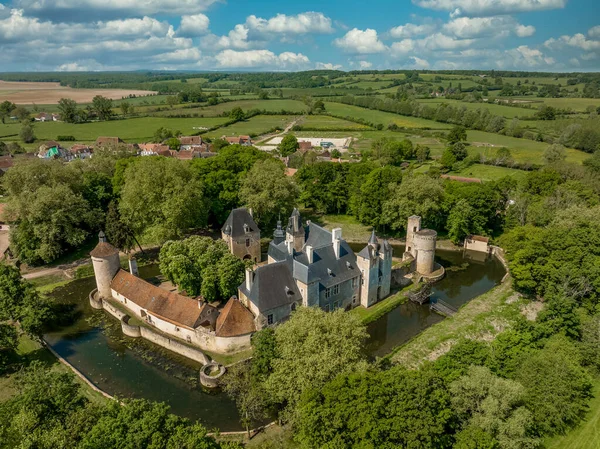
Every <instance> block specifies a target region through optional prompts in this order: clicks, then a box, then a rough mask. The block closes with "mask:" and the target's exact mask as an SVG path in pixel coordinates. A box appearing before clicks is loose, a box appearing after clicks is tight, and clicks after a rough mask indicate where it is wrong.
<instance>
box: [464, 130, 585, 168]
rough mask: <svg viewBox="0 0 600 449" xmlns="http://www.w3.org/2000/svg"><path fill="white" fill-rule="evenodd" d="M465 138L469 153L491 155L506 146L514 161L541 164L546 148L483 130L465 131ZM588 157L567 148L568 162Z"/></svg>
mask: <svg viewBox="0 0 600 449" xmlns="http://www.w3.org/2000/svg"><path fill="white" fill-rule="evenodd" d="M467 138H468V141H469V142H470V143H471V146H470V147H469V153H470V154H477V153H483V154H486V155H490V156H493V155H494V153H495V151H496V149H497V148H500V147H506V148H508V149H510V151H511V153H512V157H513V159H514V160H515V161H517V162H529V163H532V164H542V163H543V159H542V155H543V154H544V151H545V150H546V148H548V144H547V143H543V142H535V141H533V140H528V139H517V138H515V137H507V136H503V135H500V134H493V133H486V132H483V131H467ZM478 145H479V146H478ZM486 145H487V146H486ZM489 145H493V147H490V146H489ZM589 157H590V156H589V154H587V153H584V152H583V151H578V150H573V149H567V161H569V162H574V163H581V162H583V161H584V160H585V159H587V158H589Z"/></svg>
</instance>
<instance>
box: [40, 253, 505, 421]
mask: <svg viewBox="0 0 600 449" xmlns="http://www.w3.org/2000/svg"><path fill="white" fill-rule="evenodd" d="M351 246H353V245H351ZM353 249H355V248H353ZM403 251H404V247H403V246H399V245H398V246H394V256H397V257H398V256H401V255H402V252H403ZM475 257H476V258H475V259H473V258H470V257H465V254H464V253H463V252H456V251H443V250H438V251H437V252H436V261H437V262H438V263H440V264H442V265H443V266H444V267H446V268H447V270H446V277H445V278H444V279H443V280H441V281H440V282H438V283H437V284H435V285H434V288H433V296H432V299H433V300H436V299H442V300H443V301H445V302H447V303H448V304H450V305H452V306H454V307H457V308H458V307H460V306H461V305H463V304H465V303H467V302H468V301H470V300H471V299H473V298H475V297H477V296H479V295H481V294H483V293H485V292H487V291H489V290H490V289H491V288H493V287H494V286H496V285H498V284H499V283H500V281H501V279H502V277H503V276H504V274H505V270H504V267H503V266H502V264H501V263H500V261H498V260H497V259H495V258H487V259H485V260H484V259H483V258H482V257H481V255H479V254H475ZM157 274H158V267H157V266H155V265H151V266H147V267H142V268H140V276H141V277H144V278H150V277H152V276H155V275H157ZM94 287H95V283H94V279H93V278H86V279H81V280H76V281H73V282H71V283H70V284H68V285H66V286H65V287H61V288H58V289H56V290H55V291H54V292H53V293H52V295H53V296H54V297H55V298H57V299H58V300H59V301H60V302H61V303H64V304H67V305H72V306H74V307H75V311H76V313H75V316H76V318H75V320H74V322H73V323H72V324H70V325H69V326H67V327H64V328H62V329H60V330H58V331H55V332H51V333H48V334H47V335H46V336H45V339H46V341H47V342H48V343H49V344H50V345H51V346H52V348H53V349H54V350H55V351H56V352H57V353H58V354H60V355H61V356H62V357H64V358H65V359H66V360H68V361H69V362H70V363H71V364H72V365H73V366H75V367H76V368H77V369H78V370H79V371H81V372H82V373H83V374H84V375H85V376H86V377H87V378H88V379H90V380H91V381H92V382H93V383H94V384H96V385H97V386H98V387H99V388H101V389H102V390H104V391H106V392H107V393H109V394H111V395H114V396H118V397H121V398H124V397H134V398H146V399H150V400H154V401H162V402H166V403H167V404H169V405H170V406H171V410H172V411H173V412H174V413H176V414H178V415H180V416H185V417H187V418H190V419H192V420H196V419H197V420H200V421H201V422H203V423H204V424H205V425H206V426H207V427H208V428H209V429H211V428H218V429H220V430H222V431H231V430H241V426H240V424H239V417H238V413H237V411H236V408H235V404H234V403H233V401H231V400H230V399H229V398H228V397H227V396H226V395H225V394H224V393H222V392H216V393H215V392H206V391H204V390H202V389H201V387H199V386H198V382H197V377H198V375H197V374H198V369H199V368H200V367H199V365H198V364H195V363H193V362H189V361H187V360H186V359H184V358H181V357H177V356H174V355H173V354H172V353H168V354H167V351H165V350H162V349H160V348H158V347H156V346H155V345H152V344H151V343H144V342H143V341H140V340H133V339H129V338H128V337H125V336H123V335H122V334H121V332H120V328H119V325H118V322H117V321H116V320H114V319H112V318H111V317H110V316H108V315H107V314H106V313H105V312H102V311H94V310H93V309H92V308H91V307H90V306H89V301H88V294H89V292H90V291H91V290H92V289H93V288H94ZM442 319H443V318H442V317H441V316H439V315H437V314H435V313H433V312H431V311H430V310H429V306H428V305H427V304H426V305H423V306H420V305H418V304H414V303H410V302H408V303H406V304H403V305H401V306H399V307H397V308H395V309H394V310H392V311H391V312H390V313H388V314H387V315H385V316H383V317H381V318H380V319H378V320H376V321H374V322H372V323H370V324H369V326H368V332H369V334H370V336H371V337H370V339H369V342H368V345H367V348H368V351H369V353H370V354H371V355H373V356H382V355H385V354H386V353H388V352H389V351H390V350H391V349H392V348H394V347H396V346H398V345H401V344H403V343H405V342H406V341H408V340H409V339H410V338H412V337H414V336H415V335H417V334H418V333H419V332H421V331H423V330H424V329H426V328H427V327H429V326H431V325H433V324H435V323H437V322H439V321H441V320H442Z"/></svg>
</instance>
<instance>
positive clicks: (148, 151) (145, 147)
mask: <svg viewBox="0 0 600 449" xmlns="http://www.w3.org/2000/svg"><path fill="white" fill-rule="evenodd" d="M138 147H139V149H140V152H139V154H140V156H164V157H173V153H176V152H175V151H171V148H169V145H164V144H162V143H140V144H138Z"/></svg>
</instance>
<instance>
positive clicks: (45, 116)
mask: <svg viewBox="0 0 600 449" xmlns="http://www.w3.org/2000/svg"><path fill="white" fill-rule="evenodd" d="M34 120H35V121H36V122H58V121H59V120H60V115H58V114H49V113H47V112H40V113H39V114H38V115H36V116H35V117H34Z"/></svg>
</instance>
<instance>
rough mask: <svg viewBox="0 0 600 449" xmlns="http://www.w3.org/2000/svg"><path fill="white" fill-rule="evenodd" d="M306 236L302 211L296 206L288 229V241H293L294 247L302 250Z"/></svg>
mask: <svg viewBox="0 0 600 449" xmlns="http://www.w3.org/2000/svg"><path fill="white" fill-rule="evenodd" d="M305 238H306V231H305V230H304V226H302V217H300V211H299V210H298V209H296V208H294V211H293V212H292V215H291V217H290V219H289V221H288V226H287V229H286V241H288V242H292V244H293V246H294V249H295V250H296V251H298V252H300V251H302V247H303V246H304V243H305Z"/></svg>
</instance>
